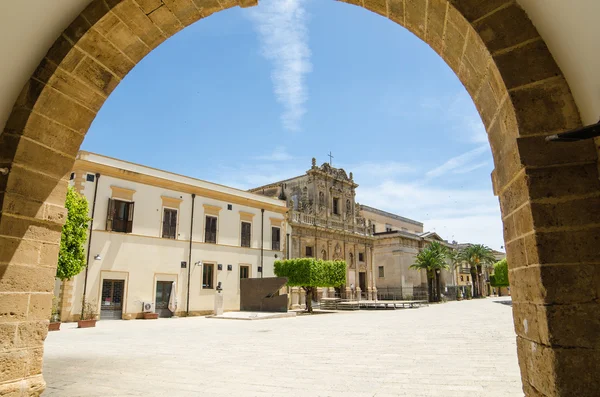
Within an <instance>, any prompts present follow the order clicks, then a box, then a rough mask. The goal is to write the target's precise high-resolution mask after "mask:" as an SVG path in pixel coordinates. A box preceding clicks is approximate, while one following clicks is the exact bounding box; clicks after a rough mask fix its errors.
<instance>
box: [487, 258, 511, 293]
mask: <svg viewBox="0 0 600 397" xmlns="http://www.w3.org/2000/svg"><path fill="white" fill-rule="evenodd" d="M490 285H491V286H492V287H496V288H498V295H502V293H501V289H502V287H508V286H509V285H510V284H509V281H508V262H506V258H504V259H502V260H501V261H499V262H496V263H495V264H494V274H492V275H491V276H490Z"/></svg>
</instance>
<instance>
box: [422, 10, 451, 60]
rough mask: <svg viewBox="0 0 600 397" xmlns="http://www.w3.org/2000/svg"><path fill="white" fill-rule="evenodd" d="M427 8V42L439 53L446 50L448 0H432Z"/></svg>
mask: <svg viewBox="0 0 600 397" xmlns="http://www.w3.org/2000/svg"><path fill="white" fill-rule="evenodd" d="M428 4H429V8H428V10H427V43H428V44H429V45H430V46H431V48H433V50H434V51H435V52H437V53H438V54H442V53H443V50H444V24H445V21H446V8H447V7H448V2H447V1H446V0H430V1H429V2H428Z"/></svg>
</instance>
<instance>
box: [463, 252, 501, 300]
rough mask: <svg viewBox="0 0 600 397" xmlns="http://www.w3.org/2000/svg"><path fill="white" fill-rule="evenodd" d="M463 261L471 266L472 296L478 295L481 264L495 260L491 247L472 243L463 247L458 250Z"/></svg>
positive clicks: (479, 291)
mask: <svg viewBox="0 0 600 397" xmlns="http://www.w3.org/2000/svg"><path fill="white" fill-rule="evenodd" d="M460 256H461V258H462V260H463V261H465V262H466V263H468V264H469V267H470V268H471V279H472V280H473V287H474V290H473V292H474V296H475V297H476V298H478V297H480V296H481V294H482V291H481V272H482V268H483V266H487V265H491V264H492V263H494V262H495V261H496V258H495V257H494V253H493V252H492V249H491V248H489V247H487V246H485V245H482V244H473V245H469V246H468V247H466V248H464V249H463V250H462V251H461V252H460Z"/></svg>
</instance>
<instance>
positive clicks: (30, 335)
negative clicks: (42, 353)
mask: <svg viewBox="0 0 600 397" xmlns="http://www.w3.org/2000/svg"><path fill="white" fill-rule="evenodd" d="M47 335H48V323H47V322H45V321H23V322H20V323H19V324H18V329H17V332H16V336H15V342H16V345H17V346H19V347H27V346H30V347H42V346H44V341H45V340H46V336H47Z"/></svg>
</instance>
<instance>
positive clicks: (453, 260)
mask: <svg viewBox="0 0 600 397" xmlns="http://www.w3.org/2000/svg"><path fill="white" fill-rule="evenodd" d="M446 259H448V260H449V261H450V266H451V267H452V277H454V284H455V285H458V274H455V271H457V268H458V266H459V265H460V264H461V263H462V258H461V255H460V251H458V250H455V249H447V250H446Z"/></svg>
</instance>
